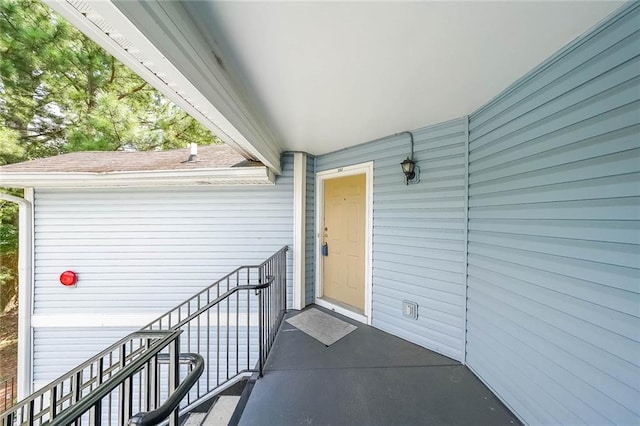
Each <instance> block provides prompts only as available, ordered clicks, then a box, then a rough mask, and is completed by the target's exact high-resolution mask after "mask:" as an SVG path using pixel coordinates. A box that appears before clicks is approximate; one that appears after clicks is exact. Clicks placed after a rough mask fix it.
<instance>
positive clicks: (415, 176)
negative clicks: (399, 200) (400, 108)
mask: <svg viewBox="0 0 640 426" xmlns="http://www.w3.org/2000/svg"><path fill="white" fill-rule="evenodd" d="M403 133H408V134H409V136H411V156H410V157H407V159H406V160H404V161H403V162H402V163H400V166H401V167H402V173H404V180H405V182H406V184H407V185H409V183H418V182H420V167H418V165H417V164H416V162H415V161H414V160H413V133H411V132H400V133H398V135H401V134H403Z"/></svg>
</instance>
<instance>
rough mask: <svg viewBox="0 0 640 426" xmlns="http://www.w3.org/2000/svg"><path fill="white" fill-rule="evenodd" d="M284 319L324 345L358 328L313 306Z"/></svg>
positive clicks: (332, 342) (328, 344) (330, 343)
mask: <svg viewBox="0 0 640 426" xmlns="http://www.w3.org/2000/svg"><path fill="white" fill-rule="evenodd" d="M286 321H287V322H288V323H289V324H291V325H292V326H294V327H296V328H297V329H299V330H300V331H303V332H305V333H307V334H308V335H309V336H311V337H313V338H314V339H316V340H318V341H319V342H321V343H323V344H325V345H326V346H330V345H332V344H334V343H335V342H337V341H338V340H340V339H342V338H343V337H344V336H346V335H347V334H349V333H351V332H352V331H353V330H355V329H356V328H358V327H356V326H355V325H352V324H349V323H348V322H345V321H342V320H339V319H338V318H334V317H332V316H331V315H329V314H325V313H324V312H322V311H320V310H318V309H315V308H311V309H307V310H306V311H302V312H300V313H299V314H298V315H296V316H294V317H291V318H289V319H287V320H286Z"/></svg>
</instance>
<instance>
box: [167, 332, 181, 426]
mask: <svg viewBox="0 0 640 426" xmlns="http://www.w3.org/2000/svg"><path fill="white" fill-rule="evenodd" d="M179 382H180V337H178V336H176V338H175V340H174V341H173V342H172V343H170V344H169V389H170V394H169V396H171V395H173V393H174V392H175V390H176V388H177V387H178V383H179ZM179 414H180V407H179V406H178V407H176V409H175V410H174V411H173V413H171V415H169V426H178V424H179V423H178V420H179Z"/></svg>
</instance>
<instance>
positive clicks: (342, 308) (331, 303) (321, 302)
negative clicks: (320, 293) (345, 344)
mask: <svg viewBox="0 0 640 426" xmlns="http://www.w3.org/2000/svg"><path fill="white" fill-rule="evenodd" d="M315 303H316V305H318V306H322V307H323V308H326V309H329V310H331V311H333V312H335V313H338V314H340V315H344V316H345V317H347V318H351V319H353V320H356V321H359V322H361V323H363V324H367V325H371V324H370V323H369V318H367V316H366V315H365V314H364V312H363V311H361V310H359V309H358V308H356V307H354V306H351V305H347V304H346V303H342V302H339V301H337V300H335V299H331V298H329V297H322V298H316V300H315Z"/></svg>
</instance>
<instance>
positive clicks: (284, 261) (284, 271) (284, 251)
mask: <svg viewBox="0 0 640 426" xmlns="http://www.w3.org/2000/svg"><path fill="white" fill-rule="evenodd" d="M280 257H281V259H280V263H281V265H282V266H283V267H282V269H281V270H280V274H279V275H280V276H279V278H278V280H279V281H280V283H281V286H282V287H283V290H282V299H283V301H284V312H285V313H286V312H287V248H286V247H285V248H283V249H282V252H281V253H280Z"/></svg>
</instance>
